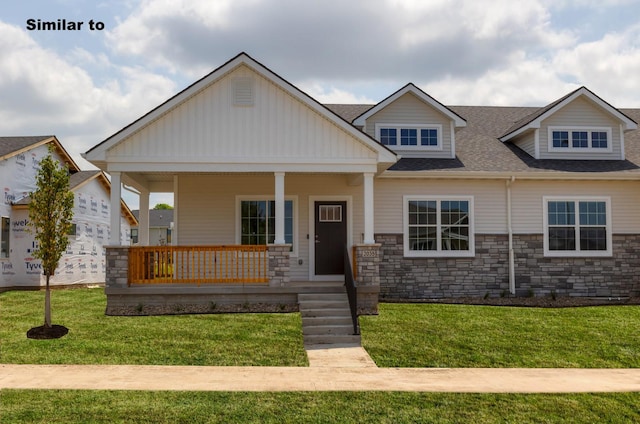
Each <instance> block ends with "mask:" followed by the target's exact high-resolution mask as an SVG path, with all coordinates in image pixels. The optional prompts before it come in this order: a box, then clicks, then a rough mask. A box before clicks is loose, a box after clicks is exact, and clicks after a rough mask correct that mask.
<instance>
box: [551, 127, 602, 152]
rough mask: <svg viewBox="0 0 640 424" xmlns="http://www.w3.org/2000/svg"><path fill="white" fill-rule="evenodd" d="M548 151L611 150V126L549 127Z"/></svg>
mask: <svg viewBox="0 0 640 424" xmlns="http://www.w3.org/2000/svg"><path fill="white" fill-rule="evenodd" d="M549 150H550V151H566V150H573V151H588V150H592V151H593V150H595V151H606V152H610V151H611V128H607V127H593V128H591V127H575V128H563V127H549Z"/></svg>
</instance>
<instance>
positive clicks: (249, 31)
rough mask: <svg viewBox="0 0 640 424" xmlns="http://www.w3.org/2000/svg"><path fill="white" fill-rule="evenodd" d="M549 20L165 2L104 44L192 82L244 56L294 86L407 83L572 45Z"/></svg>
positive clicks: (255, 2) (348, 6)
mask: <svg viewBox="0 0 640 424" xmlns="http://www.w3.org/2000/svg"><path fill="white" fill-rule="evenodd" d="M212 3H215V4H216V7H212V6H211V4H212ZM489 5H490V7H489ZM548 21H549V14H548V12H547V11H546V9H545V8H544V7H542V6H541V4H540V3H539V2H536V1H531V2H525V3H521V2H513V1H510V0H497V1H491V2H487V1H478V0H475V1H474V0H455V1H444V0H439V1H429V2H425V1H417V0H387V1H384V2H371V1H355V0H354V1H348V2H345V1H343V0H326V1H323V2H315V1H314V2H303V1H298V0H277V1H265V0H234V1H230V0H224V1H220V2H211V1H209V0H173V1H168V0H162V1H144V2H142V3H141V4H140V7H139V8H137V9H136V10H135V11H134V12H133V13H132V14H131V15H130V16H129V17H127V18H126V19H125V20H124V21H122V22H121V23H120V24H119V25H118V26H117V27H116V28H114V29H113V30H112V31H110V32H109V33H108V34H107V37H108V40H109V43H110V45H111V46H112V49H113V52H114V53H115V54H119V55H130V56H134V57H135V56H143V57H145V58H146V59H148V61H149V63H150V64H151V65H153V66H156V67H161V68H164V69H168V70H169V71H170V72H174V73H180V72H182V73H185V74H187V75H190V76H191V77H196V76H200V75H202V74H204V73H205V72H206V71H209V70H211V69H212V68H214V67H217V66H218V65H220V64H221V63H224V61H226V60H227V59H229V58H230V57H233V56H234V55H235V54H237V53H239V52H240V51H246V52H247V53H249V54H251V55H252V56H254V57H255V58H256V59H258V60H264V61H266V62H267V64H268V65H269V66H272V69H274V70H275V71H276V72H282V73H286V74H285V75H283V76H284V77H285V78H287V79H289V80H291V81H298V80H300V79H303V78H318V79H351V80H354V79H368V78H374V77H375V78H378V79H385V78H386V79H394V80H396V79H399V80H402V81H407V80H415V79H417V77H418V76H424V77H428V79H437V78H442V77H444V76H446V75H449V74H451V73H452V72H455V73H456V74H457V75H461V76H467V77H473V76H478V75H482V74H483V73H484V72H486V71H487V70H488V69H491V68H493V67H495V66H500V65H502V64H504V63H505V57H508V56H509V55H510V54H511V53H513V52H516V51H519V50H523V49H524V50H527V49H528V48H530V49H540V48H542V47H543V46H548V47H558V46H564V45H567V44H569V43H570V42H571V36H570V34H568V33H567V32H562V31H560V32H558V31H554V30H553V29H552V28H550V27H549V24H548Z"/></svg>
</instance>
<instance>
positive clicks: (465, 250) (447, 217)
mask: <svg viewBox="0 0 640 424" xmlns="http://www.w3.org/2000/svg"><path fill="white" fill-rule="evenodd" d="M472 209H473V198H471V197H464V198H449V197H442V198H429V197H413V196H405V198H404V253H405V256H414V257H415V256H473V255H474V252H475V247H474V237H473V211H472Z"/></svg>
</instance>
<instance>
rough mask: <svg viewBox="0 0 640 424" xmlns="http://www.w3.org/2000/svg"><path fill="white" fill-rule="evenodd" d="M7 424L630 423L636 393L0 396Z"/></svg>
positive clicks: (639, 413) (638, 411)
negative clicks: (147, 423) (148, 423)
mask: <svg viewBox="0 0 640 424" xmlns="http://www.w3.org/2000/svg"><path fill="white" fill-rule="evenodd" d="M0 417H2V422H3V423H4V424H9V423H65V424H71V423H146V422H153V423H278V424H280V423H376V424H378V423H393V424H398V423H475V424H481V423H520V424H521V423H566V422H571V423H632V422H640V394H639V393H602V394H571V395H549V394H531V395H525V394H469V393H398V392H304V393H299V392H298V393H290V392H286V393H255V392H252V393H247V392H236V393H230V392H189V393H187V392H136V391H133V392H125V391H116V392H114V391H75V390H59V391H54V390H2V391H0Z"/></svg>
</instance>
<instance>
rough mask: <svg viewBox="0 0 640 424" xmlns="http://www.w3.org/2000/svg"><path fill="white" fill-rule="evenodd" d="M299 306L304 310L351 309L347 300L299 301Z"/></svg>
mask: <svg viewBox="0 0 640 424" xmlns="http://www.w3.org/2000/svg"><path fill="white" fill-rule="evenodd" d="M298 305H299V306H300V310H302V309H349V301H347V300H344V299H343V300H322V299H319V300H305V301H301V302H300V301H299V302H298Z"/></svg>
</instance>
